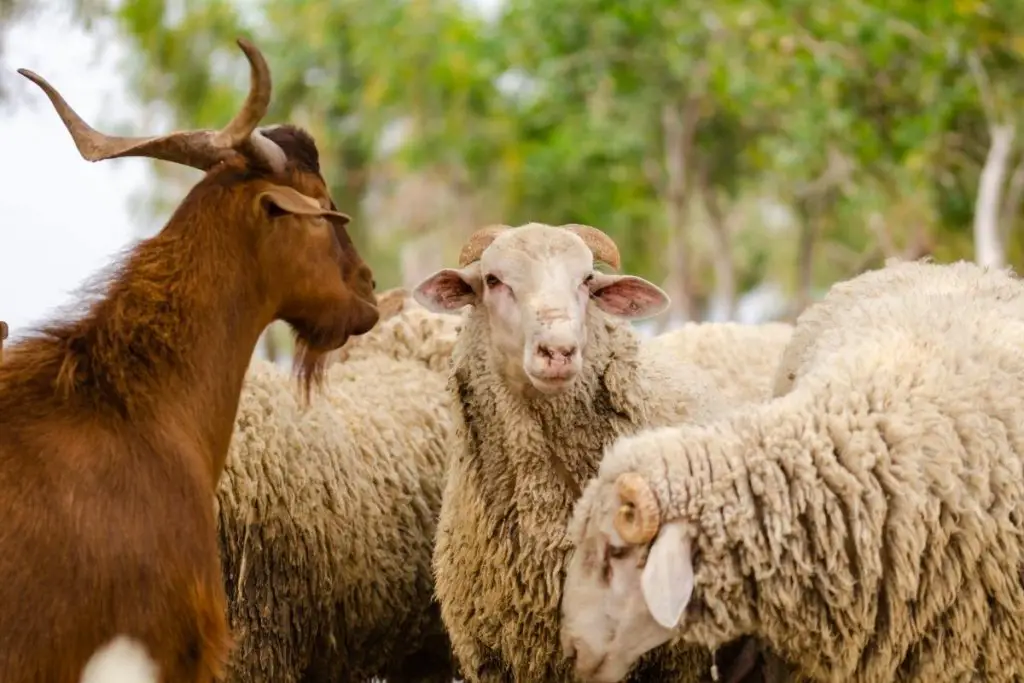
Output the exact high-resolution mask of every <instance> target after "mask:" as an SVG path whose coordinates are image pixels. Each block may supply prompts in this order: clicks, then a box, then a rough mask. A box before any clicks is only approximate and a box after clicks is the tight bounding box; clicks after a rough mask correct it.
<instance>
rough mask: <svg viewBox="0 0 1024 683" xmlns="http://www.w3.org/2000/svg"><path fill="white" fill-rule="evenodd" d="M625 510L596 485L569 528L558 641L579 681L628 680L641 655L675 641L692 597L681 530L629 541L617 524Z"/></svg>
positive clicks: (667, 528)
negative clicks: (569, 548) (570, 547)
mask: <svg viewBox="0 0 1024 683" xmlns="http://www.w3.org/2000/svg"><path fill="white" fill-rule="evenodd" d="M594 486H601V487H602V488H601V489H597V490H595V489H594V488H593V487H594ZM602 493H604V494H607V495H604V496H602V495H601V494H602ZM622 506H623V503H622V501H621V500H620V499H619V496H618V494H617V493H616V491H615V490H614V489H613V488H612V487H611V486H609V485H603V486H602V483H601V482H595V483H593V484H591V489H590V490H588V491H587V492H585V494H584V496H583V498H582V499H581V500H580V505H579V507H578V509H577V512H576V514H575V516H574V522H573V525H574V526H573V529H570V535H571V536H574V538H573V543H574V545H575V549H574V551H573V553H572V557H571V559H570V560H569V564H568V567H567V570H566V578H565V584H564V586H563V589H562V606H561V608H562V632H561V639H562V648H563V650H564V652H565V654H566V656H567V657H573V656H575V660H576V661H575V670H576V676H577V678H578V679H579V680H581V681H590V682H594V683H614V682H616V681H621V680H623V679H625V678H626V676H627V675H628V674H629V671H630V669H631V668H632V666H633V664H634V663H635V662H636V661H637V659H639V658H640V656H641V655H643V654H644V653H645V652H647V651H649V650H651V649H653V648H655V647H657V646H659V645H661V644H663V643H666V642H668V641H669V640H671V639H672V637H673V632H674V630H675V628H676V627H677V626H678V625H679V623H680V622H681V621H682V618H683V614H684V612H685V610H686V606H687V604H688V603H689V601H690V596H691V594H692V592H693V565H692V560H691V555H690V541H689V537H688V535H687V534H686V533H685V528H684V526H683V524H682V523H681V522H670V523H668V524H664V525H663V526H662V527H661V529H660V530H659V531H658V534H657V536H656V537H655V539H654V541H653V543H650V542H648V543H643V544H633V543H627V542H626V541H624V540H623V538H622V535H621V534H620V533H619V531H618V529H617V527H616V522H615V517H616V515H617V514H620V513H619V511H620V509H621V508H622ZM594 509H596V510H597V512H596V514H595V513H593V512H589V511H592V510H594Z"/></svg>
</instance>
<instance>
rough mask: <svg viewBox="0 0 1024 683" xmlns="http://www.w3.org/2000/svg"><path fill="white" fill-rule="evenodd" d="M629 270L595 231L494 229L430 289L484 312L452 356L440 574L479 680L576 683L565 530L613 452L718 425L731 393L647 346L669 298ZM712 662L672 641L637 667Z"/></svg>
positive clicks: (426, 294) (651, 672)
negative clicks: (617, 444) (564, 613)
mask: <svg viewBox="0 0 1024 683" xmlns="http://www.w3.org/2000/svg"><path fill="white" fill-rule="evenodd" d="M595 260H597V261H604V262H605V263H608V264H609V265H611V266H612V267H614V268H617V267H618V265H619V255H618V249H617V248H616V246H615V243H614V242H612V241H611V239H610V238H608V237H607V236H605V235H604V234H603V233H602V232H600V231H599V230H597V229H595V228H591V227H587V226H580V225H569V226H560V227H551V226H547V225H542V224H536V223H534V224H529V225H525V226H521V227H518V228H509V227H508V226H492V227H489V228H484V229H482V230H480V231H478V232H476V233H474V235H473V236H472V237H471V238H470V240H469V242H468V243H467V245H466V246H465V247H464V248H463V251H462V254H461V256H460V266H461V267H460V268H459V269H450V268H446V269H443V270H440V271H438V272H437V273H435V274H433V275H431V276H430V277H428V278H426V279H425V280H424V281H423V282H422V283H420V284H419V285H418V286H417V287H416V288H415V289H414V296H415V297H416V298H417V300H418V301H419V302H420V303H421V304H423V305H424V306H426V307H427V308H430V309H432V310H435V311H456V310H459V309H461V308H462V307H463V306H467V305H468V306H471V307H472V309H471V310H470V311H469V312H468V313H467V314H466V316H465V318H464V320H463V322H462V325H463V326H462V330H461V331H460V333H459V336H458V340H457V341H456V345H455V349H454V351H453V354H452V366H453V371H452V376H451V379H450V381H449V388H450V391H451V393H452V397H453V399H454V402H455V404H456V424H457V427H458V434H459V440H458V446H457V447H456V448H455V449H454V452H453V453H452V456H451V458H452V459H451V461H450V463H449V468H450V469H449V475H448V481H447V485H446V488H445V492H444V500H443V503H442V507H441V517H440V521H439V523H438V536H437V544H436V547H435V551H434V569H435V577H436V581H437V595H438V598H439V600H440V603H441V614H442V617H443V619H444V622H445V625H446V626H447V628H448V631H449V635H450V637H451V639H452V644H453V648H454V650H455V652H456V656H457V658H458V660H459V663H460V665H461V667H462V671H463V674H464V676H465V678H466V680H467V681H470V683H477V682H481V681H482V682H497V681H501V682H506V681H520V682H523V683H526V682H532V681H546V682H550V681H554V682H557V681H570V680H572V667H571V663H570V662H569V661H568V660H566V659H565V658H564V657H563V656H562V654H561V652H560V649H559V646H558V643H559V641H558V633H559V629H558V621H559V618H558V617H559V615H558V605H559V601H560V599H561V586H562V576H563V570H564V561H565V557H566V552H567V551H568V549H569V546H568V544H567V541H566V538H565V524H566V522H567V520H568V517H569V514H570V512H571V509H572V504H573V502H574V501H575V500H576V498H577V497H578V496H579V494H580V489H581V486H582V483H583V482H585V481H586V480H587V479H588V478H589V477H591V476H592V475H593V474H594V473H595V472H596V470H597V465H598V461H599V459H600V457H601V454H602V452H603V448H604V446H605V445H606V444H608V443H610V442H611V441H613V440H614V439H615V438H616V437H618V436H620V435H623V434H629V433H632V432H634V431H636V430H638V429H640V428H641V427H644V426H647V425H658V424H673V423H677V422H683V421H687V420H691V419H702V418H704V417H706V416H707V415H710V414H712V412H713V411H715V410H718V409H719V404H720V402H721V401H720V399H719V398H718V396H717V393H716V391H715V390H714V387H713V385H712V383H711V382H710V380H709V379H708V378H707V377H706V375H705V374H704V373H703V372H702V371H701V370H700V369H698V368H696V367H693V366H690V365H688V364H685V363H682V362H679V361H678V360H677V359H674V358H663V357H660V356H658V355H657V354H644V353H642V352H641V348H640V342H639V340H638V337H637V335H636V334H635V333H634V332H633V331H632V329H631V328H630V325H629V323H628V322H627V320H628V319H640V318H644V317H647V316H650V315H654V314H656V313H658V312H659V311H661V310H663V309H664V308H665V307H666V305H667V303H668V298H667V296H666V295H665V293H664V292H663V291H662V290H660V289H659V288H658V287H656V286H655V285H653V284H651V283H650V282H647V281H646V280H643V279H642V278H639V277H635V276H632V275H618V274H607V273H602V272H598V271H596V270H595V269H594V261H595ZM709 656H710V655H709V653H707V652H706V651H704V650H702V649H698V648H693V649H690V650H688V651H686V652H676V651H672V650H669V649H668V648H665V650H664V651H663V652H660V653H656V654H653V653H652V656H651V657H648V658H647V660H646V664H645V665H641V666H640V667H638V670H637V671H636V674H637V676H638V677H640V676H642V675H647V676H649V677H650V678H649V679H650V680H657V681H660V680H665V679H666V677H670V678H671V677H673V676H674V677H677V678H675V679H676V680H699V679H700V676H701V674H702V672H705V671H708V670H709V667H710V665H709V663H708V661H707V660H708V658H709Z"/></svg>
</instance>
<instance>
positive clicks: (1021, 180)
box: [999, 158, 1024, 253]
mask: <svg viewBox="0 0 1024 683" xmlns="http://www.w3.org/2000/svg"><path fill="white" fill-rule="evenodd" d="M1022 203H1024V158H1022V159H1021V160H1020V161H1019V162H1018V163H1017V168H1016V169H1015V170H1014V171H1013V175H1012V176H1010V182H1009V185H1008V186H1007V188H1006V199H1005V200H1004V201H1003V210H1002V212H1001V213H1000V215H999V239H1000V240H1001V241H1002V245H1003V251H1004V253H1005V251H1006V245H1007V244H1009V242H1010V233H1011V232H1012V231H1013V226H1014V225H1016V224H1017V217H1018V216H1020V208H1021V204H1022Z"/></svg>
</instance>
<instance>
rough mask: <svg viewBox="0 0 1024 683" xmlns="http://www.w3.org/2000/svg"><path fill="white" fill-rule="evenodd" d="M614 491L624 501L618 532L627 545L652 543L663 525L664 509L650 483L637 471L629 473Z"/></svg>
mask: <svg viewBox="0 0 1024 683" xmlns="http://www.w3.org/2000/svg"><path fill="white" fill-rule="evenodd" d="M615 491H616V493H618V495H619V499H620V500H621V501H622V505H621V506H620V507H619V509H618V511H617V512H616V513H615V530H616V531H617V532H619V536H621V537H622V540H623V541H625V542H626V543H632V544H634V545H643V544H645V543H647V542H649V541H650V540H651V539H652V538H654V535H655V534H657V533H658V527H660V526H661V509H660V508H659V507H658V499H657V498H655V496H654V491H652V490H651V487H650V486H649V485H648V484H647V480H646V479H644V478H643V477H642V476H640V475H639V474H637V473H636V472H626V473H625V474H621V475H619V478H618V479H617V480H616V481H615Z"/></svg>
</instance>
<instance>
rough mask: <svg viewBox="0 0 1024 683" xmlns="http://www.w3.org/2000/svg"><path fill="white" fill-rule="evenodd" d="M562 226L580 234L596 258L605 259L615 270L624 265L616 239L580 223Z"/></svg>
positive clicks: (598, 259)
mask: <svg viewBox="0 0 1024 683" xmlns="http://www.w3.org/2000/svg"><path fill="white" fill-rule="evenodd" d="M561 228H562V229H563V230H568V231H569V232H571V233H573V234H575V235H578V236H579V238H580V239H582V240H583V243H584V244H586V245H587V247H588V248H589V249H590V253H592V254H593V255H594V259H595V260H597V261H604V262H605V263H607V264H608V265H609V266H611V267H612V268H614V269H615V270H618V269H619V267H620V266H621V265H622V264H621V262H620V259H619V247H618V246H617V245H616V244H615V240H613V239H612V238H611V237H609V236H608V235H606V234H604V233H603V232H601V231H600V230H598V229H597V228H594V227H591V226H589V225H580V224H579V223H569V224H567V225H563V226H561Z"/></svg>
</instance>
